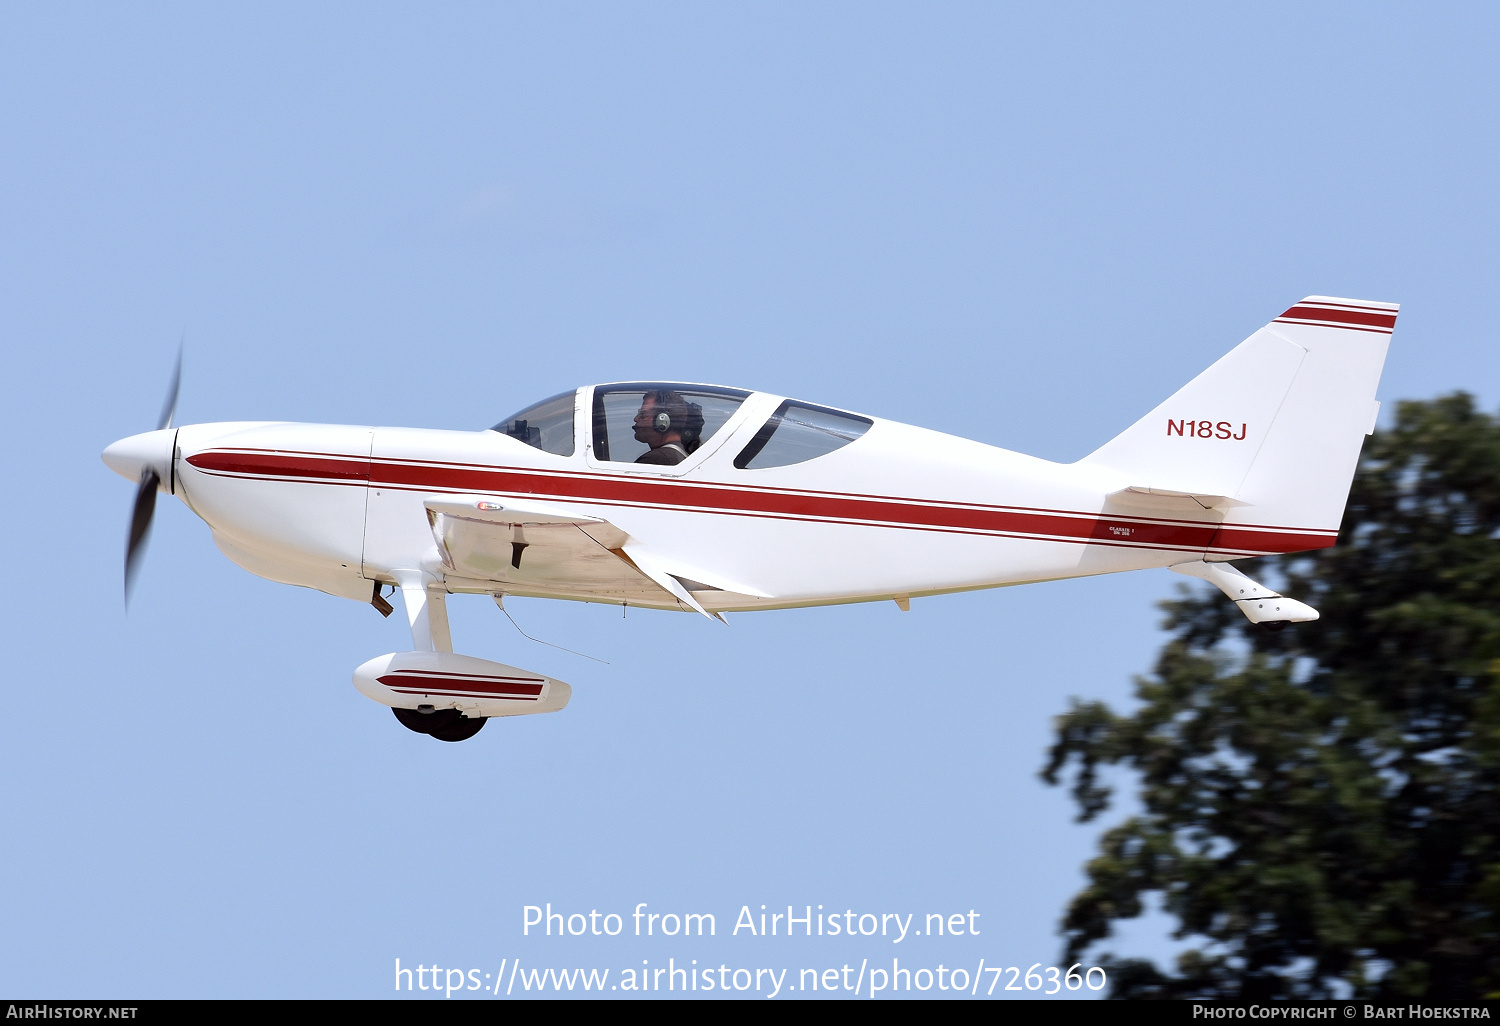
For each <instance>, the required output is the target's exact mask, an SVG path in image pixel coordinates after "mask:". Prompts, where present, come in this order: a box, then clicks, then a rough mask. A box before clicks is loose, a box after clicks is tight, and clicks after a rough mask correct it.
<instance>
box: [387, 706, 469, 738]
mask: <svg viewBox="0 0 1500 1026" xmlns="http://www.w3.org/2000/svg"><path fill="white" fill-rule="evenodd" d="M391 712H393V713H395V714H396V719H398V720H400V721H401V725H402V726H403V727H405V728H406V729H407V730H415V731H416V732H417V733H418V734H431V733H432V732H433V731H435V730H443V729H446V728H448V727H452V726H454V725H455V724H457V723H458V722H459V721H460V720H461V719H462V718H463V714H462V713H460V712H459V711H458V710H457V709H434V710H433V711H432V712H427V713H424V712H418V711H417V710H416V709H392V710H391Z"/></svg>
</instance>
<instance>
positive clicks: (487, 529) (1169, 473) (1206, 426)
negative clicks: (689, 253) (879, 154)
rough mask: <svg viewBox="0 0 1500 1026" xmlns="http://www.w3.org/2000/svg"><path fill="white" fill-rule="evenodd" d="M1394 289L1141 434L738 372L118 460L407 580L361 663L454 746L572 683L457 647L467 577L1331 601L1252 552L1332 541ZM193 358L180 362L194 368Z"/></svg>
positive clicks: (1295, 606) (229, 543) (1218, 375)
mask: <svg viewBox="0 0 1500 1026" xmlns="http://www.w3.org/2000/svg"><path fill="white" fill-rule="evenodd" d="M1396 312H1397V306H1396V305H1395V304H1392V303H1370V302H1361V301H1357V300H1350V299H1331V298H1328V297H1325V296H1310V297H1308V298H1307V299H1304V300H1302V301H1301V302H1300V303H1297V304H1296V305H1295V306H1293V307H1292V308H1291V309H1289V310H1287V311H1286V312H1285V313H1283V314H1282V315H1281V316H1279V317H1277V318H1275V319H1274V320H1273V321H1272V322H1271V323H1270V324H1267V325H1266V326H1265V327H1263V328H1261V329H1260V330H1259V331H1257V332H1255V333H1254V334H1253V335H1251V336H1250V337H1249V338H1248V339H1246V340H1245V341H1244V342H1242V343H1240V344H1239V345H1238V346H1236V347H1235V348H1234V349H1232V350H1231V351H1230V352H1229V353H1228V354H1227V355H1225V356H1224V357H1223V358H1222V359H1220V360H1219V361H1218V362H1217V363H1215V364H1214V365H1213V366H1211V367H1209V368H1208V369H1207V370H1206V371H1204V372H1203V373H1202V374H1200V375H1198V376H1197V377H1196V378H1194V379H1193V380H1192V381H1190V382H1189V383H1188V384H1187V385H1186V386H1184V387H1183V388H1182V389H1181V390H1180V391H1178V392H1177V393H1176V394H1175V395H1173V396H1172V397H1171V398H1169V399H1167V400H1166V401H1165V402H1164V403H1162V404H1161V405H1160V406H1158V407H1156V409H1154V410H1152V411H1151V412H1150V413H1148V414H1147V415H1146V416H1145V417H1143V418H1141V419H1140V420H1139V421H1137V422H1136V423H1135V424H1134V425H1132V426H1131V427H1130V428H1128V429H1127V430H1126V431H1125V432H1124V433H1123V434H1121V435H1119V436H1118V437H1116V438H1114V439H1112V440H1111V441H1109V442H1106V443H1105V444H1104V445H1103V446H1102V447H1100V448H1099V449H1097V450H1096V451H1094V452H1093V453H1090V454H1089V455H1088V456H1085V457H1084V458H1083V459H1081V460H1079V461H1078V462H1076V463H1071V464H1062V463H1052V462H1049V461H1047V460H1042V459H1037V458H1035V457H1031V456H1024V455H1021V454H1020V453H1015V452H1009V451H1007V450H1005V449H999V448H996V447H994V446H990V445H984V444H981V443H979V442H973V441H968V440H965V439H962V438H956V437H953V436H951V435H945V434H940V433H938V432H935V431H929V430H926V429H924V428H920V427H912V426H910V425H907V424H900V423H896V422H894V421H889V420H881V419H880V418H878V417H867V416H863V415H860V414H857V413H850V412H848V411H845V410H838V409H833V408H830V407H826V406H819V405H817V404H815V403H808V402H802V401H801V400H797V399H787V398H784V397H782V396H779V395H771V394H768V393H765V392H753V391H746V390H742V389H736V388H723V387H719V386H716V385H695V384H681V383H674V382H659V381H649V382H647V381H637V382H617V383H614V384H607V385H592V386H587V387H584V388H580V389H577V390H575V391H571V392H565V393H563V394H561V395H557V396H553V397H552V398H550V399H545V400H543V401H542V402H539V403H537V404H535V405H534V406H528V407H527V408H525V409H524V410H522V411H521V412H519V413H517V414H516V415H515V416H513V417H510V418H508V419H507V420H505V421H502V422H501V423H499V424H497V425H495V427H493V428H491V429H489V430H486V431H473V432H465V431H432V430H423V429H419V428H385V427H352V426H339V425H322V424H287V423H261V422H253V423H219V424H194V425H190V426H183V427H174V426H173V425H172V419H173V414H174V411H175V407H176V393H177V376H176V375H174V378H173V383H172V387H171V390H170V394H169V398H168V402H167V406H166V408H165V409H164V410H163V413H162V417H161V422H160V424H159V425H158V429H157V430H155V431H148V432H146V433H144V434H139V435H133V436H131V437H129V438H124V439H121V440H120V441H118V442H115V443H114V444H113V445H111V446H109V448H107V449H106V450H105V451H104V462H105V463H106V464H108V465H109V466H110V468H112V469H113V470H115V471H116V472H118V473H119V474H121V475H122V476H124V477H126V478H129V479H130V480H132V481H135V482H137V483H138V488H139V491H138V493H137V497H136V505H135V514H134V517H133V519H132V523H131V528H130V534H129V541H128V543H127V550H126V587H127V591H128V588H129V582H130V579H131V577H132V576H133V574H134V572H135V569H136V563H137V561H138V558H139V555H140V552H141V545H142V543H143V541H144V539H145V537H146V533H147V531H148V529H149V527H150V521H151V516H152V512H153V510H154V506H155V500H156V493H157V492H165V493H167V494H168V495H175V496H177V497H179V498H180V499H182V501H183V502H185V503H186V504H187V506H188V508H189V509H191V510H192V511H193V512H194V513H196V514H197V515H198V516H199V517H201V518H202V519H203V520H204V521H206V522H207V523H208V526H209V528H210V529H211V530H212V531H213V538H214V542H215V543H216V544H217V545H218V546H219V548H220V550H222V551H223V553H224V554H225V555H226V556H228V557H229V558H230V559H232V560H233V561H234V562H236V563H238V564H239V565H240V566H242V567H244V568H245V569H247V570H249V571H250V572H251V573H255V574H259V575H260V576H262V577H266V578H269V579H270V580H273V581H280V582H283V583H285V584H298V585H302V586H304V587H308V588H316V589H318V590H319V591H324V592H327V593H328V594H330V595H337V596H340V597H343V598H349V599H354V600H356V601H359V602H368V603H371V604H373V605H374V606H375V608H376V609H378V610H379V611H380V612H381V613H382V614H385V615H389V613H390V612H391V609H392V607H391V604H390V603H389V602H387V601H386V597H385V595H384V590H385V588H387V587H393V588H394V589H398V590H399V591H400V592H401V597H402V600H403V602H404V604H405V608H406V619H407V622H408V624H409V625H410V628H411V642H412V650H411V651H406V652H396V653H392V654H388V655H383V656H379V657H377V658H375V659H372V660H370V661H369V662H367V663H365V664H364V665H363V666H360V667H359V668H358V669H357V670H356V671H355V673H354V684H355V687H357V688H358V689H359V690H360V691H362V692H363V693H364V694H366V695H368V696H369V697H370V698H373V699H375V701H377V702H381V703H383V704H385V705H387V706H390V707H391V709H392V710H393V711H394V712H395V714H396V718H397V719H399V720H400V721H401V723H402V724H404V725H405V726H407V727H409V728H411V729H412V730H415V731H418V732H420V733H425V734H430V735H431V736H433V737H436V738H438V739H440V740H444V741H460V740H463V739H465V738H468V737H472V736H473V735H474V734H476V733H478V731H479V730H480V728H481V727H483V726H484V723H485V720H486V719H487V718H489V717H495V716H515V715H520V714H524V713H538V712H551V711H554V710H557V709H561V708H562V707H563V706H565V705H567V703H568V699H569V697H570V695H571V693H572V691H571V689H570V688H569V686H568V685H567V684H564V683H563V682H562V681H559V680H554V679H552V678H550V677H547V676H545V675H543V674H539V673H531V672H529V671H526V670H522V669H518V668H516V667H513V666H506V665H502V664H500V663H495V662H490V661H488V660H484V659H477V658H472V657H469V656H463V655H458V654H455V653H454V651H453V644H452V640H451V638H450V636H449V630H448V616H447V608H446V605H445V603H446V601H447V597H448V596H449V595H451V594H476V595H489V596H492V597H493V599H494V601H495V602H497V603H502V608H503V601H504V598H505V596H507V595H520V596H535V597H542V598H557V599H575V600H582V601H588V602H606V603H623V604H628V605H635V606H648V607H651V608H655V609H669V610H682V611H686V612H690V613H694V614H702V615H704V616H707V617H711V618H716V619H720V620H722V619H723V614H724V613H727V612H738V611H742V610H752V609H786V608H791V607H796V606H815V605H827V604H832V603H840V602H870V601H876V600H894V601H895V602H896V603H897V604H898V605H900V607H901V608H902V609H906V608H907V607H908V604H909V603H910V601H911V599H912V598H915V597H917V596H923V595H938V594H943V593H947V592H957V591H968V590H973V589H979V588H997V587H1002V586H1005V585H1012V584H1024V583H1027V582H1033V581H1047V580H1056V579H1060V578H1065V577H1081V576H1085V575H1089V574H1103V573H1113V572H1115V571H1119V570H1139V569H1145V568H1148V567H1168V568H1170V569H1172V570H1174V571H1176V572H1178V573H1182V574H1187V575H1189V576H1192V577H1199V578H1202V579H1204V580H1206V581H1208V582H1210V583H1211V584H1213V585H1215V586H1217V587H1218V588H1219V589H1220V590H1221V591H1223V592H1224V594H1225V595H1227V596H1228V597H1229V598H1230V599H1231V600H1232V601H1234V602H1235V603H1236V604H1237V605H1238V606H1239V608H1240V610H1241V611H1242V612H1243V613H1244V614H1245V616H1247V617H1249V619H1250V620H1251V621H1252V622H1254V623H1258V624H1261V625H1263V626H1266V627H1268V628H1272V629H1275V628H1279V627H1283V626H1285V625H1286V624H1288V623H1297V622H1299V621H1307V620H1314V619H1316V618H1317V616H1318V614H1317V612H1316V611H1315V610H1314V609H1312V608H1311V607H1309V606H1307V605H1305V604H1303V603H1301V602H1298V601H1296V600H1295V599H1292V598H1288V597H1286V596H1283V595H1279V594H1277V593H1276V592H1274V591H1272V590H1271V589H1270V588H1267V587H1265V586H1263V585H1260V584H1257V583H1256V582H1255V581H1253V580H1251V579H1250V578H1248V577H1246V576H1245V575H1244V574H1242V573H1240V572H1239V571H1238V570H1236V569H1234V568H1233V567H1231V566H1230V565H1229V564H1228V563H1227V562H1226V561H1227V560H1231V559H1240V558H1244V557H1247V556H1261V555H1267V554H1271V553H1286V552H1299V551H1303V550H1309V549H1318V548H1323V547H1326V546H1330V545H1333V544H1334V542H1335V541H1336V540H1337V536H1338V529H1339V522H1340V519H1341V518H1342V516H1343V511H1344V503H1345V501H1346V499H1347V498H1348V493H1349V486H1350V482H1351V480H1352V478H1353V474H1354V468H1355V463H1356V461H1357V460H1358V458H1359V451H1360V446H1361V444H1362V441H1363V437H1364V436H1365V435H1366V434H1368V433H1369V432H1371V431H1373V430H1374V427H1375V418H1376V414H1377V412H1378V410H1379V404H1378V403H1377V402H1376V401H1375V388H1376V385H1377V383H1378V382H1379V379H1380V371H1381V367H1382V365H1383V364H1384V362H1385V355H1386V348H1387V346H1388V344H1389V340H1390V335H1391V332H1392V331H1393V330H1394V328H1395V324H1396ZM179 366H180V365H179Z"/></svg>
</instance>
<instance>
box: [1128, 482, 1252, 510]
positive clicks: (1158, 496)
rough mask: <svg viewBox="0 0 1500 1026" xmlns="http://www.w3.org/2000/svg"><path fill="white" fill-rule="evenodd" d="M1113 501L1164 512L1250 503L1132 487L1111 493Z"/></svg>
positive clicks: (1224, 496)
mask: <svg viewBox="0 0 1500 1026" xmlns="http://www.w3.org/2000/svg"><path fill="white" fill-rule="evenodd" d="M1109 497H1110V498H1111V499H1123V500H1126V501H1128V502H1132V503H1135V504H1136V505H1138V506H1160V507H1161V508H1162V509H1163V510H1181V509H1184V508H1191V506H1197V507H1199V508H1200V509H1229V508H1231V507H1233V506H1248V505H1250V503H1248V502H1241V501H1240V500H1239V499H1232V498H1230V497H1229V496H1227V495H1207V494H1204V493H1203V492H1180V491H1175V490H1173V489H1171V488H1149V487H1146V486H1143V485H1131V486H1130V487H1128V488H1121V489H1120V490H1119V491H1117V492H1110V493H1109Z"/></svg>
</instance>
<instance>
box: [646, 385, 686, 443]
mask: <svg viewBox="0 0 1500 1026" xmlns="http://www.w3.org/2000/svg"><path fill="white" fill-rule="evenodd" d="M646 394H647V395H649V396H651V398H652V399H653V400H654V401H655V405H656V415H655V416H654V417H652V418H651V427H652V429H653V430H654V431H655V432H656V433H657V434H659V435H664V434H666V433H667V432H668V431H671V430H672V429H673V428H676V429H677V430H678V431H683V430H684V429H685V428H686V426H687V420H688V411H689V409H690V407H691V404H690V403H688V402H687V401H686V400H685V399H683V398H682V396H680V395H678V394H677V393H676V392H674V391H672V390H671V389H670V388H663V389H661V390H659V391H656V392H648V393H646Z"/></svg>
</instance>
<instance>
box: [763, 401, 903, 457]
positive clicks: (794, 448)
mask: <svg viewBox="0 0 1500 1026" xmlns="http://www.w3.org/2000/svg"><path fill="white" fill-rule="evenodd" d="M874 423H875V422H874V421H872V420H870V419H869V418H868V417H856V416H855V415H854V414H852V413H840V412H839V411H838V410H828V409H824V408H823V407H821V406H808V405H807V404H805V403H797V402H792V401H791V400H788V401H786V402H784V403H782V404H781V405H780V406H779V407H778V408H777V410H776V412H775V413H773V414H772V415H771V419H770V420H768V421H766V423H765V425H764V426H763V427H761V429H760V430H759V431H757V432H756V433H755V437H754V438H752V439H750V444H749V445H747V446H745V448H744V449H742V450H741V451H740V454H739V455H738V456H736V457H735V458H734V465H735V466H736V467H738V468H739V469H740V470H763V469H765V468H766V467H789V466H791V465H792V464H794V463H805V462H807V461H808V460H811V459H816V458H817V457H819V456H826V455H828V454H829V453H831V452H833V451H834V450H835V449H842V448H843V447H844V446H846V445H848V444H849V443H850V442H852V441H854V440H855V439H856V438H859V437H860V436H861V435H863V434H864V433H865V432H866V431H868V430H870V425H872V424H874Z"/></svg>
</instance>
